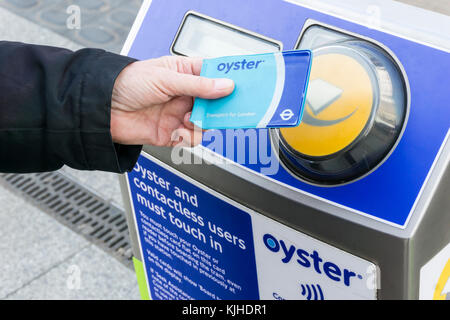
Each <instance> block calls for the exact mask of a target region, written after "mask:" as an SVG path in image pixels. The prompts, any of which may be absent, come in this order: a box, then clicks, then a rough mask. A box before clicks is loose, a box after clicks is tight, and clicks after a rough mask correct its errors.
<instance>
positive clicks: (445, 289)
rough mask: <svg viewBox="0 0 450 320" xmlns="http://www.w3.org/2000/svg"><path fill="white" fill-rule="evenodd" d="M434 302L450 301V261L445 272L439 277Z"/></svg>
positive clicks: (449, 260)
mask: <svg viewBox="0 0 450 320" xmlns="http://www.w3.org/2000/svg"><path fill="white" fill-rule="evenodd" d="M433 300H450V259H448V260H447V263H446V264H445V267H444V270H443V271H442V273H441V275H440V276H439V280H438V283H437V285H436V288H435V289H434V294H433Z"/></svg>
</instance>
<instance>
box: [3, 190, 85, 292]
mask: <svg viewBox="0 0 450 320" xmlns="http://www.w3.org/2000/svg"><path fill="white" fill-rule="evenodd" d="M0 203H1V204H2V205H1V206H0V299H1V298H5V297H6V296H8V295H9V294H11V293H13V292H15V291H17V290H20V289H21V288H23V287H24V286H26V285H27V284H28V283H29V282H30V281H33V280H34V279H36V278H39V277H40V276H42V275H43V274H45V273H46V272H48V270H49V269H52V268H54V267H55V266H57V265H59V264H61V263H62V262H64V261H65V260H66V259H69V258H70V257H71V256H73V255H74V254H76V253H78V252H79V251H80V250H82V249H84V248H86V247H88V246H89V245H90V243H89V242H87V241H86V240H84V239H83V238H82V237H80V236H79V235H77V234H75V233H73V232H72V231H71V230H69V229H67V228H66V227H64V226H62V225H61V224H59V223H58V222H56V220H54V219H53V218H51V217H50V216H48V215H47V214H45V213H44V212H42V211H40V210H38V209H37V208H35V207H34V206H32V205H30V204H28V203H26V202H25V200H23V199H22V198H20V197H17V196H16V195H14V194H13V193H11V192H10V191H8V190H6V189H4V188H2V187H0Z"/></svg>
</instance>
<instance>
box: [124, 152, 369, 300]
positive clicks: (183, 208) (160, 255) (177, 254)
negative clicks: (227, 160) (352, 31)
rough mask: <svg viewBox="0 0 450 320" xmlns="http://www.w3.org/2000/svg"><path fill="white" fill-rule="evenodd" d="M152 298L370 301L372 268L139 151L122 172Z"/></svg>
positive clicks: (356, 258)
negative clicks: (132, 163) (130, 167)
mask: <svg viewBox="0 0 450 320" xmlns="http://www.w3.org/2000/svg"><path fill="white" fill-rule="evenodd" d="M127 182H128V186H129V191H130V197H131V203H132V209H133V214H134V220H135V221H134V222H135V227H136V229H137V234H138V238H139V245H140V250H141V256H142V259H143V264H144V266H145V268H144V269H145V274H146V280H147V287H148V289H149V295H150V296H151V298H152V299H170V300H173V299H202V300H203V299H214V300H223V299H227V300H230V299H234V300H238V299H247V300H255V299H279V300H282V299H309V300H312V299H316V300H318V299H343V298H349V299H374V298H375V297H376V287H375V286H374V285H373V284H374V283H376V276H377V273H376V267H375V266H374V265H373V264H372V263H370V262H368V261H365V260H363V259H361V258H359V257H356V256H353V255H351V254H349V253H347V252H344V251H342V250H339V249H337V248H335V247H332V246H329V245H327V244H325V243H323V242H321V241H318V240H316V239H313V238H311V237H309V236H306V235H304V234H302V233H300V232H298V231H296V230H294V229H292V228H289V227H287V226H285V225H282V224H280V223H278V222H276V221H274V220H272V219H269V218H267V217H265V216H263V215H261V214H259V213H256V212H254V211H252V210H250V209H248V208H246V207H244V206H242V205H240V204H238V203H236V202H234V201H233V200H231V199H228V198H226V197H224V196H222V195H220V194H219V193H217V192H215V191H213V190H211V189H209V188H207V187H206V186H203V185H201V184H200V183H198V182H196V181H194V180H192V179H191V178H189V177H187V176H185V175H183V174H181V173H180V172H178V171H176V170H174V169H173V168H171V167H169V166H168V165H166V164H164V163H162V162H160V161H159V160H157V159H155V158H153V157H151V156H149V155H147V154H146V153H142V154H141V156H140V158H139V160H138V162H137V164H136V166H135V167H134V169H133V171H132V172H130V173H128V174H127Z"/></svg>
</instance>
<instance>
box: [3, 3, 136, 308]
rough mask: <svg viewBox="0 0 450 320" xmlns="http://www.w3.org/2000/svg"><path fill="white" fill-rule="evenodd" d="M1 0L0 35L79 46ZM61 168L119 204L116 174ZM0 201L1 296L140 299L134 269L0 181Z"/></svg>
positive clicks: (33, 41) (10, 297) (75, 48)
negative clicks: (20, 13)
mask: <svg viewBox="0 0 450 320" xmlns="http://www.w3.org/2000/svg"><path fill="white" fill-rule="evenodd" d="M31 1H32V0H30V1H28V2H31ZM2 2H4V1H0V21H1V22H2V26H3V27H2V26H0V39H1V40H10V41H22V42H27V43H34V44H44V45H52V46H60V47H65V48H68V49H71V50H77V49H80V48H82V47H83V45H82V44H80V43H76V42H74V41H73V40H72V39H69V38H68V37H65V36H64V35H62V34H59V33H56V32H54V31H53V30H51V29H49V28H47V27H43V26H42V25H39V24H37V23H36V22H35V21H30V20H28V19H27V18H24V17H23V16H21V15H17V14H15V13H13V12H12V11H10V10H9V9H8V10H6V9H5V8H2V7H1V6H2V5H3V4H2ZM22 2H23V3H25V2H27V1H22ZM5 26H8V27H5ZM121 41H124V38H123V39H122V40H121ZM61 170H63V171H64V172H65V173H66V174H69V175H71V176H72V177H73V178H74V179H75V180H76V181H78V182H79V183H80V184H83V185H85V186H88V187H89V188H90V189H92V190H94V191H95V192H96V193H97V194H99V195H101V196H103V197H104V199H106V200H111V201H113V202H115V203H116V204H118V205H119V206H122V199H121V194H120V187H119V183H118V177H117V175H116V174H112V173H105V172H82V171H76V170H73V169H70V168H67V167H64V168H63V169H61ZM0 203H1V204H2V205H1V206H0V299H140V296H139V289H138V285H137V280H136V277H135V274H134V272H133V271H132V270H131V269H128V268H127V267H125V266H124V265H123V264H122V263H120V262H119V261H118V260H116V259H115V258H113V257H112V256H110V255H108V254H107V253H105V252H104V251H102V250H100V249H98V248H97V247H96V246H95V245H93V244H91V243H90V242H88V241H87V240H85V239H84V238H83V237H82V236H80V235H78V234H76V233H74V232H73V231H71V230H70V229H68V228H67V227H65V226H63V225H62V224H60V223H59V222H57V221H56V220H54V219H53V218H52V217H51V216H49V215H47V214H46V213H44V212H42V211H41V210H39V209H37V208H36V207H34V206H32V205H30V204H28V203H27V202H25V201H24V200H23V199H22V198H20V197H18V196H17V195H14V194H13V193H11V192H10V191H8V190H6V189H4V188H3V187H0Z"/></svg>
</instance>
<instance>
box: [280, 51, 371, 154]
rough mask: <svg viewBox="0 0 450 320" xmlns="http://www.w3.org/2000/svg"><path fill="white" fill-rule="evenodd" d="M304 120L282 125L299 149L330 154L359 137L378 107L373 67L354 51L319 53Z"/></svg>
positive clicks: (284, 134) (289, 141) (291, 143)
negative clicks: (375, 99)
mask: <svg viewBox="0 0 450 320" xmlns="http://www.w3.org/2000/svg"><path fill="white" fill-rule="evenodd" d="M310 79H311V80H310V83H309V86H308V93H307V97H306V105H305V110H304V114H303V120H302V123H301V124H300V125H299V126H298V127H295V128H283V129H280V133H281V136H282V137H283V139H284V140H285V142H286V143H287V144H288V145H289V146H290V147H291V148H293V149H294V150H295V151H297V152H299V153H301V154H304V155H307V156H311V157H321V156H328V155H331V154H334V153H336V152H339V151H341V150H343V149H345V148H346V147H347V146H349V145H350V144H351V143H352V142H353V141H355V140H357V139H358V137H359V136H360V134H361V132H362V131H363V130H364V128H365V127H366V125H367V123H368V122H369V119H370V116H371V114H372V112H373V109H374V97H375V94H376V93H375V92H374V87H373V85H372V83H373V81H374V80H373V79H375V75H374V73H373V70H371V69H370V67H369V66H368V65H367V64H365V63H364V62H362V61H361V59H358V58H357V57H354V56H352V55H350V54H344V53H340V52H339V53H336V52H333V53H324V54H321V55H317V56H315V58H314V60H313V63H312V67H311V76H310Z"/></svg>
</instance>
